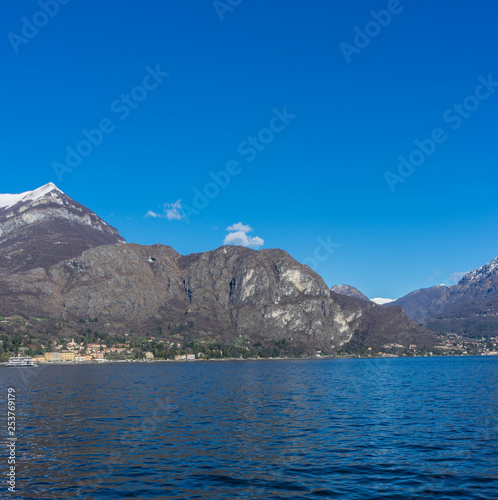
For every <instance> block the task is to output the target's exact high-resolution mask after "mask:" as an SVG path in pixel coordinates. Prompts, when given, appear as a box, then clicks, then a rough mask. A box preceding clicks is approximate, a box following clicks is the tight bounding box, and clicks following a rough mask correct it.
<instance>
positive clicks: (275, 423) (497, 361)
mask: <svg viewBox="0 0 498 500" xmlns="http://www.w3.org/2000/svg"><path fill="white" fill-rule="evenodd" d="M497 382H498V358H497V357H492V356H489V357H485V356H481V357H442V358H441V357H434V358H396V359H330V360H317V361H314V360H283V361H276V360H275V361H240V362H236V361H233V362H192V363H126V364H104V365H86V366H85V365H73V366H60V365H58V366H46V367H38V368H5V367H0V391H1V392H0V395H1V397H0V405H1V404H3V406H4V410H5V411H2V412H1V413H2V414H4V415H5V416H6V415H7V388H8V387H12V388H14V389H15V390H16V405H17V406H16V412H17V415H16V418H17V428H16V437H17V442H16V444H17V449H16V460H17V463H16V490H17V491H16V493H9V492H8V491H7V484H6V483H5V481H4V479H5V478H6V473H7V448H6V447H5V448H4V453H3V454H2V455H3V456H4V457H5V458H4V459H1V457H0V471H1V473H2V484H1V488H2V489H3V490H2V491H0V498H16V499H39V498H47V499H59V498H60V499H64V498H78V499H86V498H88V499H102V498H109V499H113V498H139V499H142V498H143V499H148V498H155V499H238V498H240V499H320V498H331V499H358V500H368V499H377V498H380V499H403V500H410V499H432V498H433V499H437V500H445V499H455V498H462V499H496V498H498V465H497V462H498V460H497V457H498V439H497V438H498V436H497V434H498V432H497V429H498V425H497V424H498V417H497V401H498V398H497ZM2 400H3V401H4V403H1V401H2ZM4 420H5V425H4V426H2V427H0V428H1V429H3V431H2V432H3V435H4V436H5V437H7V425H6V420H7V419H6V417H5V419H4ZM2 442H5V439H3V436H2Z"/></svg>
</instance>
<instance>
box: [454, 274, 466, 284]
mask: <svg viewBox="0 0 498 500" xmlns="http://www.w3.org/2000/svg"><path fill="white" fill-rule="evenodd" d="M466 274H467V273H466V272H456V271H455V272H454V273H453V274H451V275H450V281H451V282H452V283H458V282H459V281H460V280H461V279H462V278H463V277H464V276H465V275H466Z"/></svg>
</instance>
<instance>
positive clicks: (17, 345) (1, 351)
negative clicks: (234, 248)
mask: <svg viewBox="0 0 498 500" xmlns="http://www.w3.org/2000/svg"><path fill="white" fill-rule="evenodd" d="M43 321H44V320H43V318H30V319H26V318H24V317H21V316H12V317H8V318H3V317H1V316H0V362H2V363H5V362H7V361H8V360H9V359H10V358H11V357H14V356H26V357H30V358H32V359H33V361H34V362H35V363H38V364H42V363H91V362H94V363H95V362H106V361H115V362H116V361H154V360H173V361H193V360H208V359H276V358H277V359H285V358H298V357H316V358H321V357H331V356H332V357H402V356H460V355H462V356H465V355H474V356H475V355H498V337H479V338H467V337H463V336H462V335H458V334H455V333H449V334H439V335H438V344H437V345H435V346H432V347H430V348H427V349H420V348H418V347H417V346H416V345H410V346H403V345H401V344H398V343H386V344H384V345H379V346H377V347H369V346H366V345H364V344H362V343H361V342H358V341H352V342H350V343H349V344H346V345H345V346H343V347H342V348H341V349H339V350H338V351H336V352H334V353H325V352H322V351H320V350H312V351H309V350H306V349H305V348H304V347H303V346H302V345H297V344H294V343H293V339H292V338H290V339H281V340H278V341H272V340H268V341H266V342H265V344H264V345H263V344H262V342H252V341H249V340H246V339H243V338H242V336H240V337H239V338H238V339H236V340H235V341H234V342H232V343H230V344H223V343H220V342H214V341H201V340H191V339H189V336H187V335H185V334H184V335H179V334H174V333H173V332H171V334H170V335H149V334H147V335H146V336H143V335H142V336H140V335H136V334H131V333H124V334H112V335H111V334H109V333H104V334H99V333H98V332H97V331H93V330H92V329H91V328H86V330H80V331H78V330H76V329H75V328H64V329H60V328H59V331H58V332H57V333H56V334H53V333H52V334H49V335H47V332H50V331H51V329H50V327H49V326H48V325H45V328H40V326H41V325H40V324H39V323H43ZM46 321H48V320H46ZM80 321H81V320H80ZM88 321H89V322H92V321H93V322H98V320H97V319H96V318H95V319H94V320H88ZM36 323H38V325H37V324H36ZM56 326H59V327H60V324H57V325H56ZM66 326H67V325H66ZM61 330H62V331H61ZM40 331H41V332H42V333H40ZM160 333H161V334H162V332H160ZM67 334H71V335H73V336H72V337H71V338H70V337H69V336H67Z"/></svg>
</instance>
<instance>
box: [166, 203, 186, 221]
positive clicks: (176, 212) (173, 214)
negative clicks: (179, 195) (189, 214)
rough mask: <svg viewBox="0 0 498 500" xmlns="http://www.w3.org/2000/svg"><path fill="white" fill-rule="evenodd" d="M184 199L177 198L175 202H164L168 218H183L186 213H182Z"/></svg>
mask: <svg viewBox="0 0 498 500" xmlns="http://www.w3.org/2000/svg"><path fill="white" fill-rule="evenodd" d="M181 201H182V200H177V201H175V203H165V204H164V213H165V214H166V219H168V220H182V219H183V218H184V217H185V215H182V214H181V213H180V210H181V209H182V204H181Z"/></svg>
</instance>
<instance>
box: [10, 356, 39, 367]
mask: <svg viewBox="0 0 498 500" xmlns="http://www.w3.org/2000/svg"><path fill="white" fill-rule="evenodd" d="M6 366H36V365H35V364H34V363H33V358H29V357H22V356H20V357H17V358H9V362H8V363H7V365H6Z"/></svg>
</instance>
